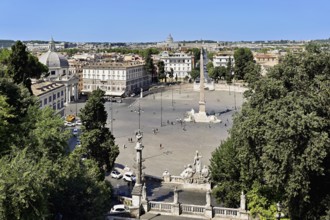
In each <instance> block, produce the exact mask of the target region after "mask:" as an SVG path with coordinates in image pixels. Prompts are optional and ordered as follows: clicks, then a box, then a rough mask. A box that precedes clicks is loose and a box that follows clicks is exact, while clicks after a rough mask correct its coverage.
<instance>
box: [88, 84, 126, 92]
mask: <svg viewBox="0 0 330 220" xmlns="http://www.w3.org/2000/svg"><path fill="white" fill-rule="evenodd" d="M93 87H94V86H93V85H84V89H85V90H90V89H92V88H93ZM96 87H97V88H100V89H102V90H106V91H125V87H114V86H101V85H97V86H96Z"/></svg>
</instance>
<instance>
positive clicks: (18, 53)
mask: <svg viewBox="0 0 330 220" xmlns="http://www.w3.org/2000/svg"><path fill="white" fill-rule="evenodd" d="M7 64H8V69H7V73H8V75H9V76H10V77H11V78H12V79H13V80H14V82H15V83H17V84H19V83H22V84H23V85H24V86H25V87H26V88H27V89H28V90H29V92H30V93H31V94H32V90H31V78H37V79H38V78H40V76H41V74H42V73H47V72H48V68H47V67H46V66H45V65H43V64H41V63H39V61H38V59H37V58H36V57H34V56H33V55H31V54H29V53H28V52H27V50H26V46H25V45H24V44H23V43H22V42H21V41H17V42H16V43H15V44H14V45H13V46H12V47H11V53H10V55H9V57H8V59H7Z"/></svg>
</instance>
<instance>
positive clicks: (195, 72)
mask: <svg viewBox="0 0 330 220" xmlns="http://www.w3.org/2000/svg"><path fill="white" fill-rule="evenodd" d="M189 75H190V77H191V78H192V79H193V80H195V79H196V78H198V77H199V76H200V73H199V70H198V69H193V70H192V71H191V72H190V73H189Z"/></svg>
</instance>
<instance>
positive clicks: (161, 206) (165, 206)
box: [149, 201, 173, 212]
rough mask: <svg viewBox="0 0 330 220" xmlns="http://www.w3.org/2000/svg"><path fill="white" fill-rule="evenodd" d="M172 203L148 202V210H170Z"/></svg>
mask: <svg viewBox="0 0 330 220" xmlns="http://www.w3.org/2000/svg"><path fill="white" fill-rule="evenodd" d="M172 205H173V203H165V202H154V201H150V202H149V208H150V211H162V212H171V208H172Z"/></svg>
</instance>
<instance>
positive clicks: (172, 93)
mask: <svg viewBox="0 0 330 220" xmlns="http://www.w3.org/2000/svg"><path fill="white" fill-rule="evenodd" d="M171 90H172V109H173V110H174V105H173V86H172V85H171Z"/></svg>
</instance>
